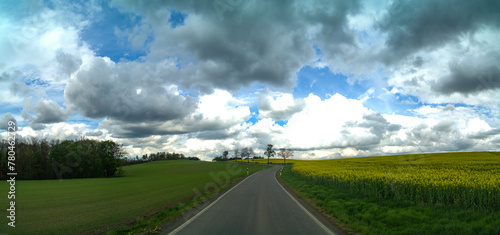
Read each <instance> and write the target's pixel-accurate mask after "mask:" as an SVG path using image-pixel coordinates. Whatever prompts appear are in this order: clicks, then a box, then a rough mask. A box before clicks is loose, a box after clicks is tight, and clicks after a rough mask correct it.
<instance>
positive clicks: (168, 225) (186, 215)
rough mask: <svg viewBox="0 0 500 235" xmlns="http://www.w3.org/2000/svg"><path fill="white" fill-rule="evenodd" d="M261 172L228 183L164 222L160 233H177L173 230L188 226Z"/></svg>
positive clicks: (165, 234)
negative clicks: (201, 201) (174, 217)
mask: <svg viewBox="0 0 500 235" xmlns="http://www.w3.org/2000/svg"><path fill="white" fill-rule="evenodd" d="M259 172H261V170H259V171H257V172H255V173H252V174H250V175H248V176H245V177H242V178H241V179H239V180H237V181H235V182H233V183H231V184H230V185H228V186H227V187H225V188H224V189H222V190H220V191H218V192H217V193H215V194H213V195H211V196H210V197H208V198H207V199H206V200H205V201H204V202H203V203H200V204H198V205H196V206H195V207H194V208H191V209H189V210H187V211H185V212H183V213H182V215H181V216H179V217H177V218H176V219H174V220H172V221H168V222H165V223H163V224H162V225H161V232H160V233H159V234H164V235H167V234H175V233H173V232H174V231H176V230H177V229H178V228H180V227H181V226H183V227H184V226H187V224H186V223H187V222H188V221H190V220H194V219H196V217H198V216H200V215H201V214H202V213H203V212H204V211H205V210H207V209H208V208H210V207H211V206H212V205H213V204H215V203H216V202H217V201H218V200H219V199H220V198H222V197H223V196H224V195H226V194H227V193H228V192H229V191H231V190H232V189H233V188H235V187H236V186H238V185H239V184H241V183H243V181H245V180H247V179H248V178H250V177H252V176H253V175H255V174H258V173H259ZM184 224H186V225H184ZM180 230H181V229H179V231H180ZM179 231H176V232H179Z"/></svg>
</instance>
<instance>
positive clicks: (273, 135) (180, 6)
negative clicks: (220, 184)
mask: <svg viewBox="0 0 500 235" xmlns="http://www.w3.org/2000/svg"><path fill="white" fill-rule="evenodd" d="M499 39H500V2H499V1H496V0H491V1H460V2H456V1H454V0H443V1H434V0H421V1H416V0H413V1H412V0H403V1H356V0H347V1H329V0H324V1H301V0H295V1H293V0H290V1H284V0H283V1H257V0H214V1H190V0H183V1H132V0H129V1H127V0H120V1H97V0H96V1H62V0H44V1H13V0H12V1H9V0H7V1H1V2H0V51H1V52H2V53H0V88H1V89H0V129H1V130H0V135H1V136H2V138H6V137H7V134H8V133H7V132H6V130H7V123H8V121H9V120H15V121H16V122H17V125H18V127H19V128H18V131H17V134H18V137H19V138H20V139H23V138H24V139H29V138H31V137H36V138H46V139H48V140H51V139H60V140H63V139H70V140H74V139H78V138H80V137H82V136H85V137H87V138H91V139H99V140H108V139H111V140H113V141H116V142H117V143H120V144H123V146H124V148H125V150H126V151H127V153H128V156H130V157H135V156H136V155H139V156H142V155H143V154H148V153H155V152H177V153H183V154H184V155H186V156H197V157H199V158H201V159H202V160H211V159H212V158H213V157H216V156H220V155H221V154H222V152H223V151H225V150H228V151H229V152H230V156H232V154H233V151H234V150H235V149H241V148H245V147H252V148H253V149H254V150H255V152H256V154H257V155H258V156H263V155H264V154H263V153H264V151H265V148H266V146H267V144H273V145H274V146H275V148H289V149H292V150H294V158H296V159H330V158H345V157H357V156H377V155H389V154H406V153H424V152H425V153H427V152H444V151H499V150H500V119H499V118H500V112H499V110H500V92H499V91H500V43H498V42H499Z"/></svg>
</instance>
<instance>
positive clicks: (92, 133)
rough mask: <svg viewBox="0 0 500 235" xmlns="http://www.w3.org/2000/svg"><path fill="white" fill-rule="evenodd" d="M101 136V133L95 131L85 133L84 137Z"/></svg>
mask: <svg viewBox="0 0 500 235" xmlns="http://www.w3.org/2000/svg"><path fill="white" fill-rule="evenodd" d="M102 134H103V132H102V131H100V130H96V131H89V132H86V133H85V136H101V135H102Z"/></svg>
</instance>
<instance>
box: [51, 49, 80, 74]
mask: <svg viewBox="0 0 500 235" xmlns="http://www.w3.org/2000/svg"><path fill="white" fill-rule="evenodd" d="M56 61H57V63H58V64H59V69H60V70H61V71H62V72H64V73H65V74H67V75H70V74H72V73H73V72H75V71H76V70H77V69H78V68H80V65H81V64H82V59H81V58H79V57H76V56H74V55H71V54H69V53H66V52H64V51H62V50H58V51H57V52H56Z"/></svg>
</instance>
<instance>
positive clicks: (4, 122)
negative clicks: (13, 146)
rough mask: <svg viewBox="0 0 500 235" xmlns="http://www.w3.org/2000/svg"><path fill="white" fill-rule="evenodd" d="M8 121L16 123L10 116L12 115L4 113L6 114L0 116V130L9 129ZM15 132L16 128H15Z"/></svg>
mask: <svg viewBox="0 0 500 235" xmlns="http://www.w3.org/2000/svg"><path fill="white" fill-rule="evenodd" d="M9 121H13V122H16V119H15V118H14V116H12V113H6V114H4V115H2V116H1V117H0V130H7V129H8V128H9V126H11V125H9ZM16 123H17V122H16ZM16 125H17V124H16ZM16 130H17V127H16Z"/></svg>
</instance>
